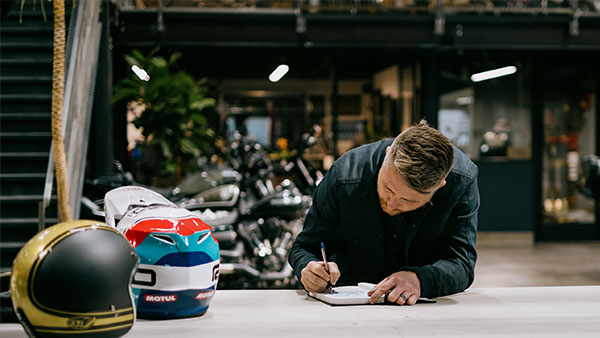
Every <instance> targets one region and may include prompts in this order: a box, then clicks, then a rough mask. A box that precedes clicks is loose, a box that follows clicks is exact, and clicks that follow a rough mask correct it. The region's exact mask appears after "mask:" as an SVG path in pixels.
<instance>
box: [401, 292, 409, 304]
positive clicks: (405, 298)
mask: <svg viewBox="0 0 600 338" xmlns="http://www.w3.org/2000/svg"><path fill="white" fill-rule="evenodd" d="M400 298H402V299H404V301H405V302H406V301H407V300H408V297H406V296H405V295H404V293H401V294H400Z"/></svg>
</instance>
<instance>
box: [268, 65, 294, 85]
mask: <svg viewBox="0 0 600 338" xmlns="http://www.w3.org/2000/svg"><path fill="white" fill-rule="evenodd" d="M288 70H290V67H288V65H284V64H281V65H279V66H277V68H275V70H274V71H273V72H272V73H271V75H269V81H271V82H277V81H279V80H281V78H282V77H283V76H284V75H285V74H287V72H288Z"/></svg>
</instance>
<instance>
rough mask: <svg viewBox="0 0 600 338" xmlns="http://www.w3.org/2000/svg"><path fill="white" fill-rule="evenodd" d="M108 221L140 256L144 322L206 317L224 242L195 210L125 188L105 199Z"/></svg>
mask: <svg viewBox="0 0 600 338" xmlns="http://www.w3.org/2000/svg"><path fill="white" fill-rule="evenodd" d="M104 200H105V202H104V205H105V213H106V217H107V218H106V221H107V223H108V224H112V225H114V226H116V229H117V230H118V231H120V232H121V233H123V234H124V235H125V237H126V238H127V240H128V241H129V243H130V244H131V246H132V247H133V248H135V251H136V252H137V254H138V255H139V257H140V264H139V267H138V269H137V271H136V273H135V276H134V279H133V282H132V286H133V293H134V296H135V301H136V305H137V314H138V316H139V317H141V318H181V317H191V316H199V315H202V314H204V313H205V312H206V311H207V310H208V307H209V305H210V301H211V300H212V297H213V295H214V293H215V291H216V288H217V283H218V277H219V244H218V242H217V240H216V239H215V238H214V237H213V235H212V231H211V228H210V226H208V225H206V224H205V223H204V222H202V221H201V220H200V219H199V218H198V217H197V216H196V215H195V214H193V213H192V212H190V211H188V210H186V209H184V208H180V207H177V206H175V205H174V204H173V203H172V202H170V201H169V200H167V199H166V198H164V197H163V196H161V195H159V194H157V193H155V192H153V191H151V190H149V189H146V188H142V187H133V186H127V187H120V188H117V189H113V190H111V191H110V192H108V193H107V194H106V196H105V198H104Z"/></svg>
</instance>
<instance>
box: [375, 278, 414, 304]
mask: <svg viewBox="0 0 600 338" xmlns="http://www.w3.org/2000/svg"><path fill="white" fill-rule="evenodd" d="M388 292H389V294H388V296H387V302H388V303H396V304H400V305H415V304H416V303H417V300H418V299H419V297H420V296H421V282H420V281H419V277H417V274H415V273H414V272H412V271H399V272H396V273H393V274H391V275H390V276H389V277H387V278H386V279H384V280H382V281H381V282H379V284H377V285H375V287H373V289H371V291H369V293H368V295H369V297H371V299H369V302H370V303H371V304H375V303H376V302H377V300H378V299H379V298H380V297H381V296H383V295H384V294H386V293H388Z"/></svg>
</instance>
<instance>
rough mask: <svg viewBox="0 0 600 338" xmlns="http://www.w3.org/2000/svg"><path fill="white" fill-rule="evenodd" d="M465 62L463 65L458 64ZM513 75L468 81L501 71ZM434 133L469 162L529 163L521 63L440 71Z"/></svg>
mask: <svg viewBox="0 0 600 338" xmlns="http://www.w3.org/2000/svg"><path fill="white" fill-rule="evenodd" d="M463 62H467V61H463ZM507 65H508V66H511V68H512V67H514V72H512V73H509V74H506V75H503V76H500V77H491V78H489V79H485V80H479V79H476V78H475V80H479V81H474V78H473V75H474V74H481V73H483V72H485V71H494V70H498V69H502V68H504V67H506V66H507ZM441 76H442V91H443V93H442V95H441V97H440V110H439V115H438V126H439V129H440V130H441V131H442V133H444V135H446V136H447V137H448V138H449V139H450V140H452V142H453V143H454V144H455V145H456V146H457V147H459V148H460V149H461V150H462V151H463V152H465V153H466V154H467V155H468V156H469V157H471V159H473V160H485V159H494V160H528V159H530V158H531V108H530V107H531V102H530V95H529V93H530V91H531V89H530V88H531V87H530V85H529V81H530V80H529V79H530V71H529V67H528V66H527V65H524V64H523V63H521V62H514V61H513V62H508V63H506V62H505V63H501V62H489V61H488V62H485V63H481V64H477V63H476V62H474V63H471V64H469V65H465V64H463V65H462V66H461V67H460V68H458V69H457V70H455V71H454V72H452V71H450V72H442V75H441Z"/></svg>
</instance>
